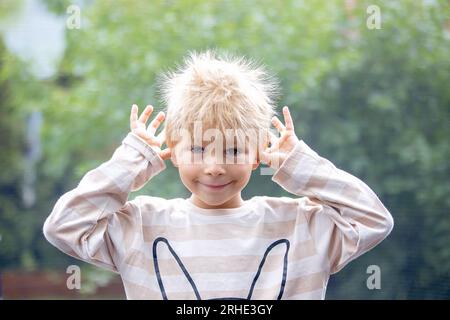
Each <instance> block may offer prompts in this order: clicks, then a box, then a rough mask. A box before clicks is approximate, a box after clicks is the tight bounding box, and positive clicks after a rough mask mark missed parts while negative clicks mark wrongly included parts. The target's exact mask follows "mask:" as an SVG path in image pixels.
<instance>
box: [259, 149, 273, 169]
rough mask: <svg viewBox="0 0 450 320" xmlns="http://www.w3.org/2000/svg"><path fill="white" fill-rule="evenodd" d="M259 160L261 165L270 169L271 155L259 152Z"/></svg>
mask: <svg viewBox="0 0 450 320" xmlns="http://www.w3.org/2000/svg"><path fill="white" fill-rule="evenodd" d="M260 160H261V162H262V163H264V164H266V165H268V166H269V167H270V165H271V163H272V155H271V154H270V153H268V152H265V151H263V152H261V157H260Z"/></svg>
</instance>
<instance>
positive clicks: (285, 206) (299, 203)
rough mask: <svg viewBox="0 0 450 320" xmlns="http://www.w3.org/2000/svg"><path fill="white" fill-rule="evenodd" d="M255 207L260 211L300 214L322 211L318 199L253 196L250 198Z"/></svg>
mask: <svg viewBox="0 0 450 320" xmlns="http://www.w3.org/2000/svg"><path fill="white" fill-rule="evenodd" d="M252 201H254V202H255V204H256V206H257V207H258V208H260V209H265V210H269V211H272V212H284V213H286V212H297V213H299V212H302V213H311V212H312V211H318V210H321V209H322V204H321V203H320V201H319V200H318V199H315V198H309V197H306V196H305V197H296V198H291V197H271V196H255V197H253V198H252Z"/></svg>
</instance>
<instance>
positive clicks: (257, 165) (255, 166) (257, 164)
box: [252, 159, 260, 171]
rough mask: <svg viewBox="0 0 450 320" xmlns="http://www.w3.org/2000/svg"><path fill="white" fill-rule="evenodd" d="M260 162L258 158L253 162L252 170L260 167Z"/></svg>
mask: <svg viewBox="0 0 450 320" xmlns="http://www.w3.org/2000/svg"><path fill="white" fill-rule="evenodd" d="M259 164H260V161H259V159H258V160H256V162H255V163H254V164H253V167H252V171H253V170H256V169H257V168H258V167H259Z"/></svg>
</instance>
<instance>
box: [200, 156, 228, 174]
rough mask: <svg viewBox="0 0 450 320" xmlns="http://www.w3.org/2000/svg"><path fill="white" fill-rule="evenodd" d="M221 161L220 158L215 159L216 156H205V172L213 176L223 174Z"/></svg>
mask: <svg viewBox="0 0 450 320" xmlns="http://www.w3.org/2000/svg"><path fill="white" fill-rule="evenodd" d="M222 162H223V161H222V160H221V159H216V157H206V158H205V159H204V168H205V174H210V175H213V176H217V175H220V174H225V168H224V166H223V163H222Z"/></svg>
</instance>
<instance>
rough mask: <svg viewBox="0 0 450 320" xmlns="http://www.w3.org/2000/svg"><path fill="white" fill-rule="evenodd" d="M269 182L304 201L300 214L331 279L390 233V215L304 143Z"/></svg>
mask: <svg viewBox="0 0 450 320" xmlns="http://www.w3.org/2000/svg"><path fill="white" fill-rule="evenodd" d="M272 180H273V181H275V182H277V183H278V184H279V185H280V186H282V187H283V188H284V189H285V190H287V191H289V192H290V193H293V194H296V195H305V196H306V197H307V198H308V199H306V200H307V201H306V202H305V201H302V202H299V212H302V214H305V215H306V218H307V221H308V224H309V229H310V232H311V235H312V237H313V238H314V241H315V244H316V248H317V249H318V250H320V251H321V252H324V253H326V254H327V257H328V261H329V268H330V273H335V272H337V271H339V270H341V269H342V268H343V267H344V266H345V265H346V264H347V263H348V262H350V261H351V260H353V259H355V258H356V257H358V256H360V255H361V254H363V253H364V252H366V251H368V250H370V249H371V248H373V247H374V246H376V245H377V244H378V243H380V242H381V241H382V240H383V239H384V238H385V237H387V235H388V234H389V233H390V232H391V230H392V228H393V224H394V223H393V218H392V216H391V214H390V213H389V211H388V210H387V209H386V208H385V207H384V205H383V204H382V203H381V201H380V200H379V199H378V197H377V196H376V194H375V193H374V192H373V191H372V190H371V189H370V188H369V187H368V186H367V185H366V184H365V183H364V182H363V181H361V180H360V179H358V178H356V177H355V176H353V175H351V174H350V173H347V172H345V171H343V170H340V169H338V168H336V167H335V166H334V165H333V164H332V163H331V162H330V161H328V160H327V159H325V158H322V157H320V156H319V155H318V154H317V153H316V152H315V151H313V150H312V149H311V148H310V147H309V146H308V145H306V143H305V142H304V141H303V140H300V141H298V142H297V143H296V145H295V147H294V148H293V150H292V151H291V152H290V153H289V154H288V156H287V158H286V159H285V161H284V162H283V163H282V164H281V166H280V167H279V168H278V169H277V171H276V172H275V174H274V175H273V177H272ZM304 200H305V199H304ZM305 206H307V207H308V208H306V207H305ZM314 207H315V209H311V208H314Z"/></svg>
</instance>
